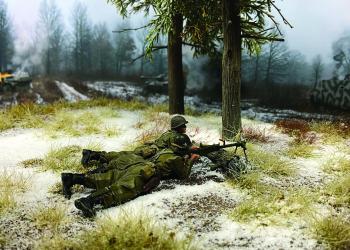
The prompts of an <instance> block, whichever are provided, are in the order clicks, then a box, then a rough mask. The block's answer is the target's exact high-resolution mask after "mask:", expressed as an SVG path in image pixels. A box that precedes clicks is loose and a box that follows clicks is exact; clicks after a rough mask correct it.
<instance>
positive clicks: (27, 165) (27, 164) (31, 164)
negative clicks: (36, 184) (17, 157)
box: [20, 158, 43, 168]
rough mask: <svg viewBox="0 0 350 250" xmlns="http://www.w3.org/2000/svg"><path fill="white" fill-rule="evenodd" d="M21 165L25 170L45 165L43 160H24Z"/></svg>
mask: <svg viewBox="0 0 350 250" xmlns="http://www.w3.org/2000/svg"><path fill="white" fill-rule="evenodd" d="M20 164H21V165H22V166H23V167H25V168H33V167H37V166H41V165H42V164H43V159H39V158H34V159H29V160H24V161H22V162H21V163H20Z"/></svg>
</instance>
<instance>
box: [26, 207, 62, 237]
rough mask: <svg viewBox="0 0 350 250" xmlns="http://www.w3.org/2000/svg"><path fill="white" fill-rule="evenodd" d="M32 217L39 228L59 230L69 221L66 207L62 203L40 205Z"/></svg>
mask: <svg viewBox="0 0 350 250" xmlns="http://www.w3.org/2000/svg"><path fill="white" fill-rule="evenodd" d="M31 217H32V220H33V221H34V223H35V225H36V226H37V227H38V228H39V229H50V230H54V231H58V229H59V227H60V226H61V225H63V224H64V223H66V222H67V221H68V219H67V216H66V207H64V206H62V205H53V206H46V205H43V206H40V207H38V208H37V210H36V211H35V212H34V213H33V214H32V215H31Z"/></svg>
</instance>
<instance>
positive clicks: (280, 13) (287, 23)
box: [270, 1, 293, 29]
mask: <svg viewBox="0 0 350 250" xmlns="http://www.w3.org/2000/svg"><path fill="white" fill-rule="evenodd" d="M270 3H271V5H272V6H273V7H274V8H275V9H276V10H277V12H278V13H279V15H280V16H281V17H282V20H283V22H284V23H285V24H286V25H288V26H289V27H291V28H292V29H293V26H292V25H291V24H290V23H289V22H288V20H287V19H286V18H285V17H284V16H283V15H282V12H281V9H279V8H278V7H277V6H276V5H275V3H274V2H273V1H271V2H270Z"/></svg>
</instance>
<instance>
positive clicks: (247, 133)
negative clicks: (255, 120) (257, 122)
mask: <svg viewBox="0 0 350 250" xmlns="http://www.w3.org/2000/svg"><path fill="white" fill-rule="evenodd" d="M242 131H243V138H244V139H246V140H247V141H248V142H262V143H267V142H269V141H270V140H271V136H270V135H269V134H268V132H267V131H266V129H265V128H264V129H261V128H258V127H253V126H244V127H243V130H242Z"/></svg>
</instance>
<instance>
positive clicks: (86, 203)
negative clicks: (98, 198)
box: [74, 196, 96, 218]
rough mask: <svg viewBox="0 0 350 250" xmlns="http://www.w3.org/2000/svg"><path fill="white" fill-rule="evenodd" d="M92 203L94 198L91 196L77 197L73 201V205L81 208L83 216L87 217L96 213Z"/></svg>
mask: <svg viewBox="0 0 350 250" xmlns="http://www.w3.org/2000/svg"><path fill="white" fill-rule="evenodd" d="M94 204H95V203H94V200H93V198H92V197H91V196H88V197H85V198H81V199H78V200H76V201H75V202H74V205H75V207H76V208H78V209H79V210H81V211H82V212H83V214H84V216H85V217H89V218H91V217H94V216H95V215H96V211H95V209H94Z"/></svg>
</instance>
